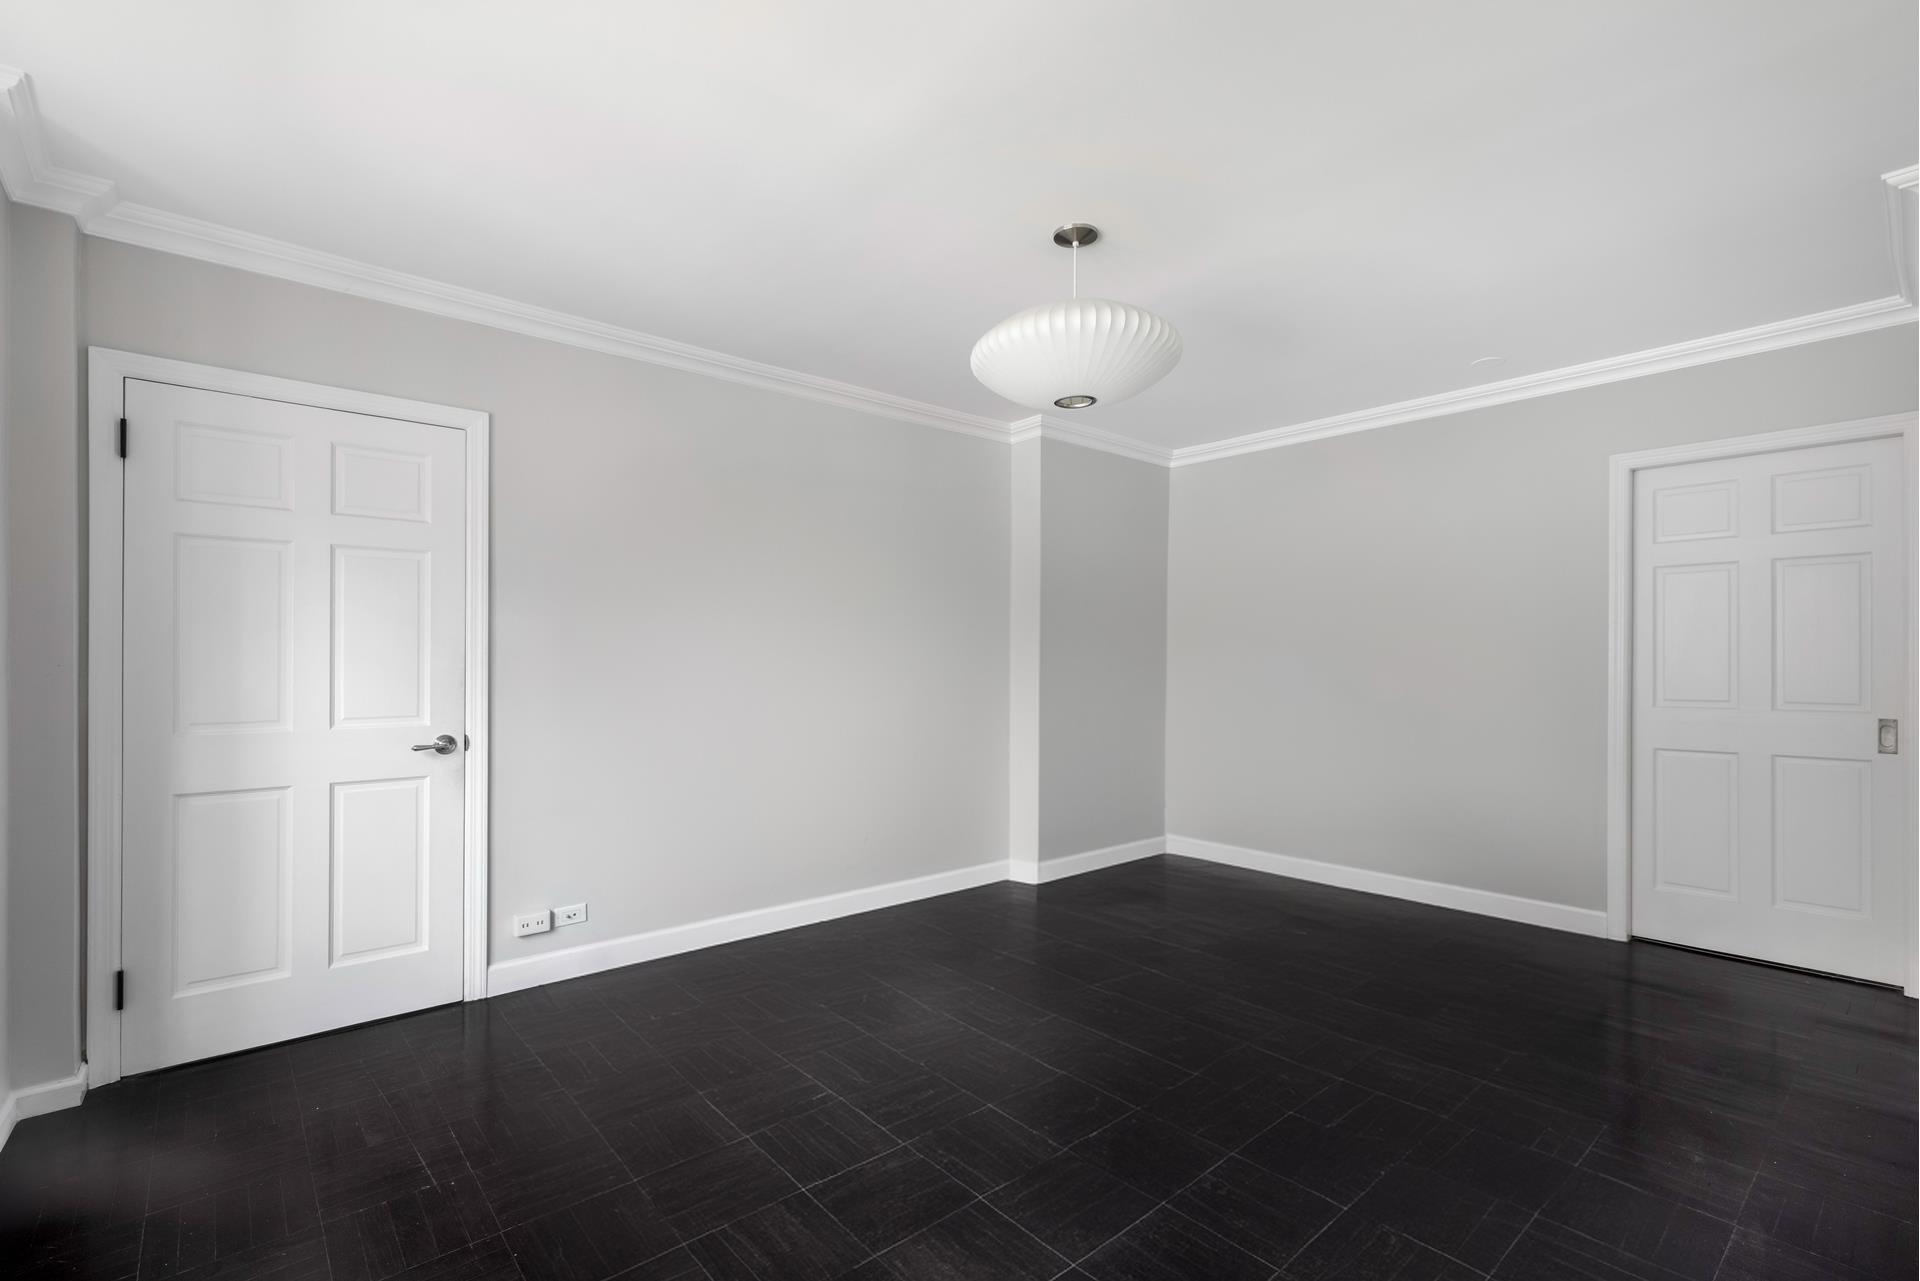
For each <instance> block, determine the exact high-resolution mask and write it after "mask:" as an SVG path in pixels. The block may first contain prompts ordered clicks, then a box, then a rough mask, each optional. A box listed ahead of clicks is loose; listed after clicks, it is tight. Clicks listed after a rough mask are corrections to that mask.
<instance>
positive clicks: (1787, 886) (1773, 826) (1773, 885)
mask: <svg viewBox="0 0 1920 1281" xmlns="http://www.w3.org/2000/svg"><path fill="white" fill-rule="evenodd" d="M1902 459H1903V449H1902V446H1901V443H1900V442H1899V441H1898V440H1895V439H1882V440H1872V441H1863V442H1857V443H1850V444H1840V445H1828V446H1820V447H1815V448H1807V449H1794V450H1786V451H1781V452H1777V453H1768V454H1755V455H1749V456H1745V457H1740V458H1730V459H1726V460H1724V461H1713V462H1700V463H1687V464H1682V465H1677V466H1670V467H1659V468H1651V469H1647V470H1642V471H1639V472H1637V473H1636V474H1635V481H1634V486H1635V488H1634V602H1633V616H1634V647H1633V730H1632V733H1633V779H1632V797H1633V844H1632V862H1633V896H1632V902H1633V911H1632V916H1633V933H1634V934H1635V935H1637V936H1639V937H1643V938H1651V939H1660V940H1664V941H1667V942H1673V943H1682V944H1686V945H1689V946H1693V947H1701V948H1707V949H1710V950H1713V951H1717V952H1728V953H1733V954H1736V955H1741V956H1751V957H1756V958H1759V959H1762V960H1767V961H1774V962H1779V963H1782V964H1787V965H1795V966H1801V967H1805V968H1808V969H1815V970H1824V971H1827V972H1830V973H1835V974H1845V975H1850V976H1853V977H1856V978H1864V979H1872V980H1876V981H1879V982H1884V983H1900V982H1903V981H1904V978H1905V969H1906V940H1905V931H1906V929H1907V928H1908V919H1909V913H1908V900H1909V899H1910V898H1911V896H1912V882H1911V880H1910V871H1909V864H1910V862H1911V861H1912V857H1913V851H1912V849H1911V848H1910V847H1903V843H1902V833H1903V832H1904V831H1905V826H1906V819H1905V815H1906V805H1907V796H1906V786H1907V785H1906V781H1905V780H1906V773H1905V771H1904V770H1903V769H1902V766H1901V762H1900V757H1899V756H1897V755H1891V754H1885V753H1882V752H1881V751H1880V750H1879V747H1880V741H1879V734H1878V727H1879V721H1880V718H1883V717H1885V718H1898V717H1899V716H1900V715H1901V709H1902V707H1903V706H1904V704H1905V700H1906V683H1905V670H1906V662H1907V658H1906V654H1907V639H1906V618H1907V600H1906V581H1907V576H1906V552H1905V546H1904V531H1905V529H1906V518H1905V513H1904V511H1903V502H1904V499H1903V495H1904V491H1905V486H1904V478H1903V475H1902V471H1901V468H1902V465H1903V463H1902ZM1901 729H1902V732H1903V733H1908V734H1910V733H1912V732H1913V731H1914V729H1915V727H1913V726H1902V727H1901ZM1900 746H1901V748H1902V750H1910V748H1908V745H1907V744H1905V743H1902V744H1901V745H1900Z"/></svg>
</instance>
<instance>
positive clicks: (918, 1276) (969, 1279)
mask: <svg viewBox="0 0 1920 1281" xmlns="http://www.w3.org/2000/svg"><path fill="white" fill-rule="evenodd" d="M880 1263H881V1265H882V1266H884V1268H885V1269H886V1271H885V1272H884V1273H873V1274H868V1275H876V1276H877V1275H884V1276H888V1277H891V1278H893V1281H1046V1279H1047V1278H1049V1277H1056V1276H1058V1275H1060V1273H1062V1272H1064V1271H1065V1270H1066V1267H1067V1261H1066V1260H1065V1259H1062V1258H1061V1257H1060V1256H1059V1255H1057V1254H1055V1253H1054V1252H1053V1251H1052V1250H1049V1249H1048V1248H1047V1247H1046V1246H1044V1245H1042V1244H1041V1243H1040V1242H1039V1241H1038V1240H1036V1239H1035V1238H1033V1237H1032V1236H1030V1235H1029V1234H1028V1233H1027V1232H1025V1231H1024V1230H1022V1229H1021V1228H1020V1227H1019V1226H1018V1225H1017V1224H1015V1223H1014V1222H1013V1221H1012V1220H1010V1219H1008V1218H1006V1217H1005V1216H1003V1215H1001V1214H1000V1213H998V1212H997V1211H995V1210H993V1209H992V1208H990V1207H989V1206H988V1205H987V1204H986V1203H985V1202H982V1201H975V1202H974V1203H973V1204H971V1205H969V1206H967V1207H965V1208H964V1209H960V1210H956V1211H954V1212H953V1213H952V1214H949V1215H948V1216H947V1217H946V1218H944V1219H941V1220H940V1221H939V1222H937V1223H934V1224H932V1225H931V1226H929V1227H926V1228H923V1229H922V1230H920V1231H919V1232H916V1233H914V1234H913V1235H912V1236H910V1237H908V1238H907V1239H906V1240H904V1241H902V1242H901V1243H900V1244H899V1245H896V1246H894V1247H893V1248H892V1249H891V1250H888V1251H887V1252H886V1253H885V1254H883V1255H881V1256H880ZM862 1281H866V1276H865V1275H863V1278H862Z"/></svg>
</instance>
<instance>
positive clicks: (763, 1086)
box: [705, 1065, 833, 1134]
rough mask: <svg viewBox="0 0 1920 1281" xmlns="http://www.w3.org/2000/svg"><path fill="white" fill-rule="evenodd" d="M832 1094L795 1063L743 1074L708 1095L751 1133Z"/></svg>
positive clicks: (817, 1105) (733, 1120)
mask: <svg viewBox="0 0 1920 1281" xmlns="http://www.w3.org/2000/svg"><path fill="white" fill-rule="evenodd" d="M832 1097H833V1092H832V1091H831V1090H829V1089H828V1088H827V1087H826V1086H824V1085H822V1084H820V1082H818V1081H816V1080H814V1079H813V1078H812V1077H810V1076H808V1075H807V1074H806V1073H805V1072H802V1071H801V1070H800V1069H799V1068H797V1067H793V1066H791V1065H787V1066H782V1067H777V1068H774V1069H773V1070H772V1071H770V1072H759V1073H755V1074H754V1075H753V1076H743V1077H741V1078H739V1079H738V1080H735V1081H729V1082H727V1083H726V1084H725V1085H720V1086H716V1087H714V1088H713V1089H711V1090H708V1091H707V1093H706V1095H705V1098H706V1100H707V1102H709V1103H711V1104H713V1106H714V1108H715V1109H716V1110H718V1111H719V1113H720V1115H721V1116H724V1117H726V1118H727V1120H729V1121H731V1122H732V1123H733V1125H734V1127H735V1128H736V1129H739V1130H742V1131H744V1132H745V1133H748V1134H751V1133H753V1132H754V1131H755V1130H764V1129H766V1128H767V1127H768V1126H769V1125H772V1124H773V1123H774V1122H775V1121H778V1120H780V1119H781V1118H783V1117H789V1116H795V1115H797V1114H799V1113H801V1112H808V1111H811V1110H813V1109H814V1108H817V1107H819V1106H820V1105H821V1104H822V1103H825V1102H827V1101H828V1100H829V1099H831V1098H832Z"/></svg>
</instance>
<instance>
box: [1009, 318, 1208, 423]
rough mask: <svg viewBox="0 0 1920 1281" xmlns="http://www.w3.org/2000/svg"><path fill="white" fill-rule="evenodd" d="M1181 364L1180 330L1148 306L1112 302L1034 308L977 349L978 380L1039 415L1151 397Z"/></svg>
mask: <svg viewBox="0 0 1920 1281" xmlns="http://www.w3.org/2000/svg"><path fill="white" fill-rule="evenodd" d="M1179 363H1180V331H1179V330H1177V329H1175V328H1174V327H1173V326H1172V325H1170V324H1168V323H1167V322H1166V321H1164V320H1162V319H1161V318H1160V317H1158V316H1156V315H1154V314H1153V313H1152V312H1150V311H1148V310H1147V309H1146V308H1145V307H1135V306H1134V305H1133V304H1131V303H1124V302H1115V301H1113V300H1112V299H1110V298H1074V299H1070V300H1069V301H1066V302H1049V303H1042V304H1041V305H1040V306H1038V307H1029V308H1027V309H1026V310H1025V311H1020V312H1015V313H1014V314H1013V315H1011V316H1008V317H1007V318H1006V319H1005V320H1003V321H1001V322H1000V323H999V324H997V325H995V326H994V327H993V328H992V329H989V330H987V332H986V333H985V334H984V335H983V336H982V337H981V339H980V341H979V342H977V343H975V344H974V345H973V376H974V377H975V378H978V379H979V380H980V381H981V382H983V383H985V384H986V385H987V386H989V387H991V388H993V390H995V391H997V392H999V393H1000V394H1001V395H1002V396H1005V397H1006V398H1007V399H1008V400H1011V401H1013V402H1014V403H1016V404H1021V405H1028V406H1031V407H1032V408H1034V409H1053V408H1055V407H1056V406H1058V407H1059V408H1062V409H1078V408H1083V407H1084V405H1085V404H1087V403H1092V402H1098V403H1099V404H1102V405H1110V404H1113V403H1114V402H1115V401H1120V400H1125V399H1126V398H1127V397H1129V396H1132V395H1136V394H1138V393H1139V392H1143V391H1145V390H1146V389H1147V388H1149V387H1151V386H1153V384H1155V383H1157V382H1159V381H1160V380H1161V379H1162V378H1165V377H1166V376H1167V374H1168V373H1169V372H1170V371H1171V370H1172V369H1173V367H1174V366H1175V365H1177V364H1179ZM1081 397H1091V398H1092V402H1087V401H1081V400H1080V399H1079V398H1081ZM1062 400H1067V401H1068V403H1067V404H1065V405H1061V404H1060V403H1059V402H1060V401H1062Z"/></svg>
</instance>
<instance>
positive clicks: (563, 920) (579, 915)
mask: <svg viewBox="0 0 1920 1281" xmlns="http://www.w3.org/2000/svg"><path fill="white" fill-rule="evenodd" d="M586 919H587V905H586V904H585V903H575V904H574V905H573V906H572V907H556V908H554V909H553V924H554V927H555V928H556V929H557V928H559V927H560V926H562V925H579V924H580V923H581V922H583V921H585V920H586Z"/></svg>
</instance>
